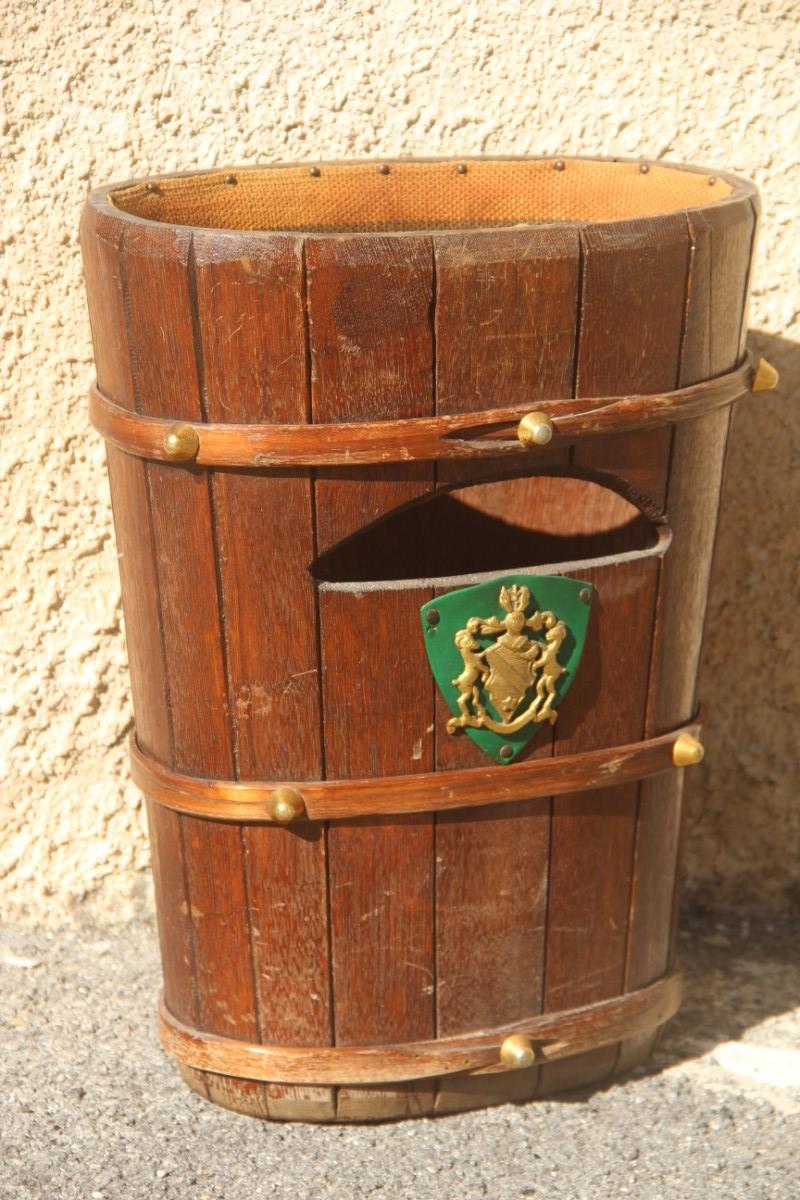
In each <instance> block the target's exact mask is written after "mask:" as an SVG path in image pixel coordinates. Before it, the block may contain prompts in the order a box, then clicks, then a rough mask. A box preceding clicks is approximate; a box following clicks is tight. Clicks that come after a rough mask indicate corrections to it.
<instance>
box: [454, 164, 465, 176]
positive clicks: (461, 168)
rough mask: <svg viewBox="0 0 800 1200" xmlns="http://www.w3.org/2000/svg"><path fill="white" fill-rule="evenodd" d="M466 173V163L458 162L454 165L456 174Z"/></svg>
mask: <svg viewBox="0 0 800 1200" xmlns="http://www.w3.org/2000/svg"><path fill="white" fill-rule="evenodd" d="M466 173H467V167H466V164H465V163H459V164H458V166H457V167H456V174H457V175H466Z"/></svg>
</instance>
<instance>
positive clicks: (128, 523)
mask: <svg viewBox="0 0 800 1200" xmlns="http://www.w3.org/2000/svg"><path fill="white" fill-rule="evenodd" d="M122 245H123V233H122V226H121V225H120V223H119V222H118V221H116V220H115V219H114V218H112V217H109V216H107V215H105V214H102V213H97V212H96V211H95V210H94V209H92V208H90V207H89V206H87V207H86V208H85V209H84V213H83V219H82V225H81V248H82V252H83V265H84V276H85V281H86V291H87V296H88V301H89V315H90V320H91V326H92V340H93V344H94V355H95V364H96V368H97V382H98V386H99V387H100V388H102V390H103V391H104V392H105V393H106V394H107V395H109V396H112V397H113V398H114V400H115V401H116V403H117V404H119V405H120V406H121V407H123V408H126V409H128V410H129V411H131V412H132V411H135V410H136V408H137V404H136V392H135V387H134V380H133V374H132V371H131V360H130V353H129V345H128V337H127V331H126V315H125V294H124V286H123V278H124V264H123V261H122ZM106 457H107V461H108V471H109V483H110V487H111V504H112V510H113V514H114V530H115V535H116V542H117V556H118V561H119V569H120V581H121V585H122V598H123V611H124V615H125V640H126V644H127V648H128V664H129V669H130V677H131V694H132V697H133V708H134V714H135V719H136V735H137V737H138V739H139V742H140V745H141V746H142V747H143V749H145V750H146V751H147V752H148V753H149V754H152V755H153V756H154V758H156V759H157V760H158V761H159V762H163V763H170V762H171V761H172V738H171V717H170V713H169V704H168V692H167V682H166V672H165V664H164V651H163V644H162V637H161V626H160V611H159V594H158V579H157V576H156V564H155V556H154V553H153V545H152V541H151V535H150V529H151V521H150V498H149V491H148V482H147V466H146V464H145V462H144V461H143V460H141V459H138V458H134V457H133V456H131V455H127V454H124V453H123V452H122V451H121V450H118V449H116V447H114V446H111V445H108V446H107V450H106ZM147 816H148V826H149V833H150V854H151V859H152V866H153V884H154V889H155V897H156V913H157V918H158V933H159V944H160V949H161V961H162V969H163V976H164V995H165V998H166V1001H167V1004H168V1005H169V1007H170V1009H171V1011H172V1012H174V1013H175V1014H176V1015H177V1016H178V1017H180V1018H181V1019H182V1020H185V1021H189V1022H194V1021H195V1020H196V1018H197V1008H196V994H195V987H194V946H193V942H192V930H191V920H190V917H189V909H188V902H187V895H186V878H185V872H184V865H183V846H182V841H181V832H180V818H179V817H178V816H177V814H176V813H173V812H170V811H168V810H167V809H164V808H162V807H160V806H159V805H153V804H151V803H150V802H149V801H147ZM196 1084H197V1087H198V1088H199V1090H200V1091H201V1092H203V1094H207V1089H206V1087H205V1082H204V1076H202V1075H199V1074H198V1076H197V1079H196Z"/></svg>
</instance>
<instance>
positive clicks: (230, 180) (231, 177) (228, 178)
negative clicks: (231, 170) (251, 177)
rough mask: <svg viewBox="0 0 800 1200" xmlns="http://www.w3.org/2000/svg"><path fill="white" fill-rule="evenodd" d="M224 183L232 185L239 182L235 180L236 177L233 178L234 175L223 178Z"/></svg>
mask: <svg viewBox="0 0 800 1200" xmlns="http://www.w3.org/2000/svg"><path fill="white" fill-rule="evenodd" d="M225 182H226V183H231V184H234V183H238V182H239V180H238V179H237V178H236V176H235V175H226V176H225Z"/></svg>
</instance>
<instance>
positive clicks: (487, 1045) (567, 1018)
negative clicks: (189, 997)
mask: <svg viewBox="0 0 800 1200" xmlns="http://www.w3.org/2000/svg"><path fill="white" fill-rule="evenodd" d="M681 993H682V973H681V971H679V970H678V971H673V972H672V973H671V974H669V975H665V976H664V977H663V978H662V979H659V980H658V981H657V982H656V983H652V984H650V985H649V986H647V987H644V988H639V989H637V990H636V991H633V992H628V993H627V994H626V995H624V996H618V997H615V998H614V999H613V1000H607V1001H604V1002H602V1003H600V1004H591V1005H587V1006H586V1007H584V1008H573V1009H569V1010H568V1011H565V1012H560V1013H553V1014H551V1015H547V1016H535V1017H530V1018H528V1019H527V1020H524V1021H518V1022H516V1023H515V1024H513V1025H505V1026H502V1027H501V1028H497V1029H490V1030H481V1031H480V1032H478V1033H472V1034H467V1035H464V1036H459V1037H447V1038H439V1039H436V1040H432V1041H424V1042H403V1043H400V1044H395V1045H391V1044H390V1045H380V1046H263V1045H259V1044H258V1043H256V1042H244V1041H239V1040H237V1039H235V1038H227V1037H220V1036H219V1035H217V1034H212V1033H204V1032H202V1031H201V1030H199V1029H194V1028H192V1027H191V1026H189V1025H184V1024H183V1022H181V1021H179V1020H178V1019H177V1017H175V1016H174V1015H173V1014H172V1013H171V1012H170V1011H169V1009H168V1008H167V1006H166V1004H165V1002H164V997H163V994H162V996H161V998H160V1001H159V1006H158V1035H159V1039H160V1041H161V1044H162V1046H163V1047H164V1049H165V1050H167V1051H168V1052H169V1053H170V1054H172V1055H173V1056H174V1057H175V1058H176V1059H177V1060H178V1062H180V1063H183V1064H184V1065H185V1066H188V1067H194V1068H195V1069H196V1070H201V1071H211V1072H214V1073H216V1074H220V1075H232V1076H234V1077H236V1078H240V1079H255V1080H262V1081H264V1082H269V1083H286V1084H309V1085H311V1086H315V1085H319V1086H324V1085H326V1084H334V1085H336V1084H345V1085H346V1084H355V1085H357V1084H373V1083H399V1082H402V1081H404V1080H410V1079H431V1078H433V1077H435V1076H447V1075H490V1074H494V1073H496V1072H499V1071H506V1070H509V1067H508V1066H507V1065H506V1064H505V1063H504V1062H503V1060H502V1059H501V1057H500V1054H501V1048H502V1046H503V1043H504V1042H505V1041H506V1039H508V1038H510V1037H513V1036H514V1035H522V1036H523V1037H525V1038H527V1039H529V1041H530V1043H531V1045H532V1049H533V1063H534V1065H535V1064H536V1063H541V1064H544V1063H547V1062H552V1061H554V1060H555V1059H559V1058H568V1057H569V1056H570V1055H573V1054H580V1053H581V1052H582V1051H584V1050H593V1049H595V1048H597V1047H598V1046H604V1045H608V1044H610V1043H612V1042H617V1041H621V1040H622V1039H623V1038H628V1037H634V1036H636V1035H637V1034H641V1033H645V1032H647V1031H649V1030H652V1029H655V1028H656V1027H657V1026H659V1025H662V1024H663V1023H664V1022H665V1021H668V1020H669V1019H670V1017H672V1016H674V1014H675V1012H676V1011H677V1009H678V1007H679V1005H680V1001H681Z"/></svg>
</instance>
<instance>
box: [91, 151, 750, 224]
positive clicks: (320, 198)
mask: <svg viewBox="0 0 800 1200" xmlns="http://www.w3.org/2000/svg"><path fill="white" fill-rule="evenodd" d="M387 168H388V169H387ZM731 191H732V188H731V186H730V184H728V183H726V182H725V181H724V180H721V179H714V180H713V182H712V181H711V179H710V177H709V176H707V175H701V174H697V173H694V172H691V171H683V170H680V169H679V168H676V167H662V166H656V165H652V166H650V167H649V169H648V170H647V172H646V173H643V172H642V170H641V168H640V165H639V164H638V163H630V162H618V163H614V162H600V161H594V160H590V159H581V160H577V159H566V160H564V165H563V169H557V168H556V166H555V163H554V161H553V160H552V159H527V160H526V159H523V160H512V159H499V160H498V159H495V160H492V159H484V160H481V161H476V162H473V161H467V162H466V163H464V164H461V169H460V170H459V164H458V162H456V161H453V162H413V161H407V162H392V163H390V164H386V165H384V166H383V168H382V169H381V166H380V165H379V164H377V163H334V164H330V165H321V166H320V167H318V168H317V167H309V166H307V165H306V166H285V167H284V166H281V167H271V168H262V167H250V168H243V169H242V170H238V171H236V172H235V173H229V172H222V171H209V172H207V173H202V174H195V175H186V176H182V177H180V178H173V179H161V180H155V181H154V182H152V183H147V182H143V183H137V184H134V185H133V186H132V187H128V188H123V189H120V190H118V191H115V192H112V193H111V196H110V198H111V201H112V203H113V204H115V205H116V207H117V208H120V209H122V210H123V211H124V212H128V213H131V214H133V215H135V216H138V217H147V218H149V219H150V220H152V221H165V222H168V223H170V224H176V225H194V226H205V227H207V228H213V229H267V230H269V229H274V230H305V231H308V232H341V233H348V232H359V231H361V232H369V231H374V232H377V231H381V230H394V231H402V230H411V229H436V228H439V229H469V228H481V227H486V226H508V225H518V224H533V223H538V222H547V221H618V220H624V219H631V218H635V217H648V216H653V215H654V214H656V213H667V212H674V211H680V210H682V209H686V208H697V207H699V206H701V205H706V204H709V203H711V202H713V201H715V200H721V199H724V197H726V196H729V195H730V194H731Z"/></svg>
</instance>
